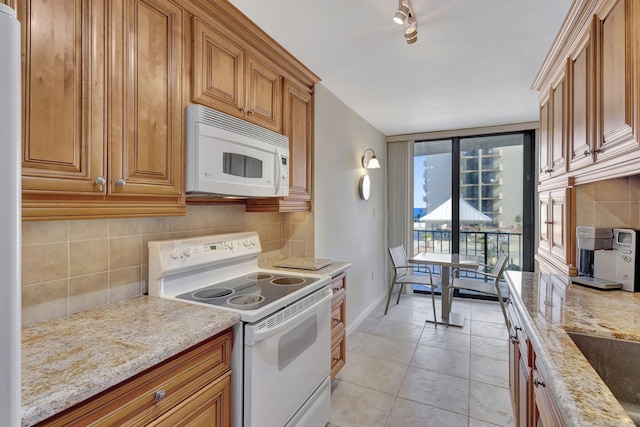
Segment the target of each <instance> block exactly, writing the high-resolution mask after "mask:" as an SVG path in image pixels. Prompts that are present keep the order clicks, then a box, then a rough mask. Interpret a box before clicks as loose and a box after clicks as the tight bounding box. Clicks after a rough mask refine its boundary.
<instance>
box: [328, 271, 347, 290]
mask: <svg viewBox="0 0 640 427" xmlns="http://www.w3.org/2000/svg"><path fill="white" fill-rule="evenodd" d="M346 277H347V275H346V274H345V273H341V274H339V275H338V276H336V277H334V278H333V280H332V282H331V289H332V290H333V292H334V293H336V292H338V291H339V290H340V289H346V280H345V279H346Z"/></svg>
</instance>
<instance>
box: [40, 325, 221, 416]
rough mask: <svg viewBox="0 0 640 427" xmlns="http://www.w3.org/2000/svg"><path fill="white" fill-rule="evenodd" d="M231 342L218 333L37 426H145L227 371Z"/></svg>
mask: <svg viewBox="0 0 640 427" xmlns="http://www.w3.org/2000/svg"><path fill="white" fill-rule="evenodd" d="M231 340H232V338H231V331H226V332H224V333H222V334H219V335H217V336H216V337H213V338H211V339H209V340H207V341H205V342H203V343H201V344H198V345H197V346H195V347H193V348H191V349H189V350H186V351H185V352H183V353H180V354H178V355H176V356H174V357H172V358H171V359H169V360H167V361H165V362H163V363H161V364H159V365H157V366H155V367H152V368H150V369H148V370H146V371H144V372H142V373H140V374H138V375H137V376H135V377H133V378H131V379H129V380H127V381H124V382H123V383H121V384H118V385H115V386H114V387H112V388H110V389H108V390H106V391H104V392H102V393H100V394H98V395H96V396H94V397H92V398H90V399H88V400H87V401H85V402H82V403H80V404H78V405H76V406H74V407H72V408H70V409H68V410H66V411H64V412H62V413H60V414H58V415H55V416H54V417H52V418H50V419H48V420H46V421H44V422H43V423H41V424H40V425H47V426H62V425H64V426H88V425H91V426H103V425H104V426H107V425H109V426H112V425H118V426H123V425H146V424H147V423H148V422H149V421H151V420H153V419H155V418H157V417H158V416H159V415H161V414H163V413H165V412H166V411H168V410H170V409H171V408H173V407H174V406H176V405H177V404H179V403H180V402H182V401H184V400H185V399H187V398H188V397H190V396H191V395H193V394H195V393H196V392H197V391H198V390H200V389H201V388H203V387H204V386H206V385H207V384H209V383H211V382H213V381H215V380H216V379H217V378H219V377H221V376H222V375H224V374H225V373H226V372H228V371H229V370H230V369H231ZM162 392H164V393H163V394H164V397H162V398H160V399H159V400H158V399H157V398H156V394H157V393H162Z"/></svg>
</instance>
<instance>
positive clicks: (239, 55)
mask: <svg viewBox="0 0 640 427" xmlns="http://www.w3.org/2000/svg"><path fill="white" fill-rule="evenodd" d="M193 21H194V22H193V33H194V34H193V84H192V88H193V96H192V101H193V102H195V103H198V104H203V105H206V106H208V107H211V108H213V109H215V110H218V111H222V112H224V113H227V114H230V115H233V116H236V117H240V118H242V119H245V120H248V121H250V122H252V123H255V124H257V125H259V126H262V127H265V128H267V129H270V130H272V131H274V132H278V133H280V132H281V131H282V76H281V75H280V73H279V72H278V71H277V70H276V69H275V67H272V66H270V65H269V64H267V62H266V61H263V60H261V59H260V58H258V57H257V55H254V54H251V53H249V52H247V51H246V50H245V48H244V47H243V46H242V45H241V44H240V42H236V41H235V40H233V39H232V38H231V37H229V36H227V35H225V34H223V33H222V32H220V31H217V30H215V29H214V28H212V26H210V25H209V24H208V23H206V22H204V21H203V20H201V19H198V18H194V20H193Z"/></svg>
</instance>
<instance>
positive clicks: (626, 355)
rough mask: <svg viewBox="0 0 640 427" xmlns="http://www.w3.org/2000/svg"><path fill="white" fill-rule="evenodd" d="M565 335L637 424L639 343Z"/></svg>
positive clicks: (639, 411)
mask: <svg viewBox="0 0 640 427" xmlns="http://www.w3.org/2000/svg"><path fill="white" fill-rule="evenodd" d="M568 334H569V337H571V339H572V340H573V342H574V343H575V344H576V346H577V347H578V348H579V349H580V351H581V352H582V354H584V356H585V357H586V359H587V360H588V361H589V363H590V364H591V366H593V368H594V369H595V370H596V372H597V373H598V375H600V378H602V380H603V381H604V383H605V384H606V385H607V387H609V389H610V390H611V392H612V393H613V395H614V396H615V397H616V399H618V401H619V402H620V404H621V405H622V407H623V408H624V409H625V410H626V411H627V413H628V414H629V416H630V417H631V419H632V420H633V421H634V422H635V423H636V425H637V426H640V342H636V341H625V340H618V339H614V338H603V337H598V336H595V335H584V334H578V333H574V332H568Z"/></svg>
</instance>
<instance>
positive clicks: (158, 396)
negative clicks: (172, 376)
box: [153, 390, 167, 402]
mask: <svg viewBox="0 0 640 427" xmlns="http://www.w3.org/2000/svg"><path fill="white" fill-rule="evenodd" d="M166 395H167V392H166V391H165V390H157V391H156V392H155V393H154V395H153V396H154V397H155V398H156V400H157V401H158V402H160V401H161V400H162V399H164V397H165V396H166Z"/></svg>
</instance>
